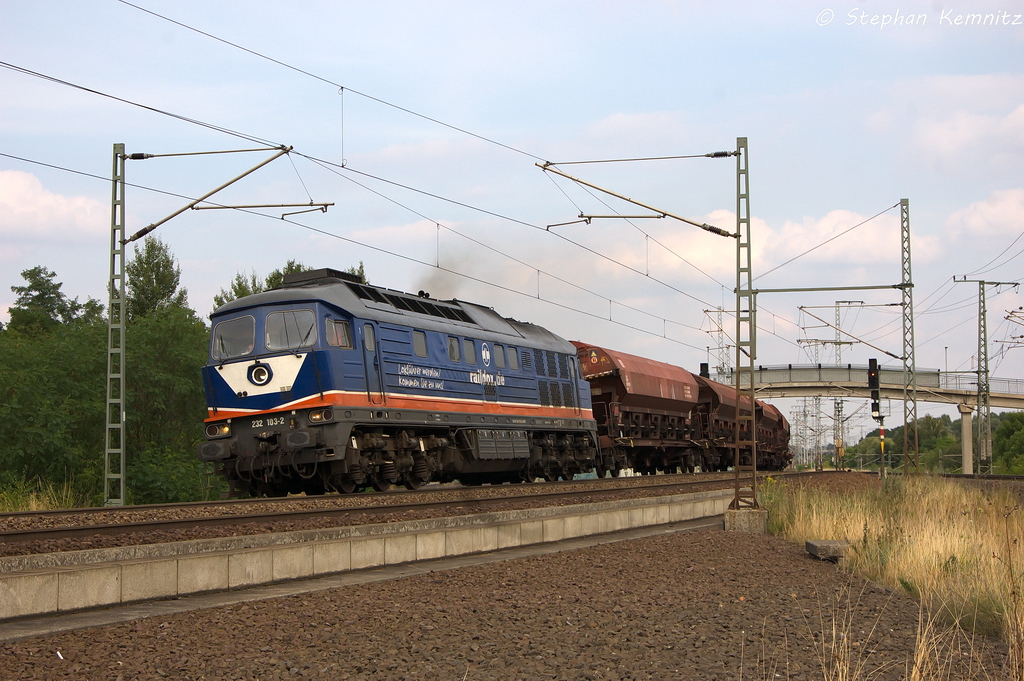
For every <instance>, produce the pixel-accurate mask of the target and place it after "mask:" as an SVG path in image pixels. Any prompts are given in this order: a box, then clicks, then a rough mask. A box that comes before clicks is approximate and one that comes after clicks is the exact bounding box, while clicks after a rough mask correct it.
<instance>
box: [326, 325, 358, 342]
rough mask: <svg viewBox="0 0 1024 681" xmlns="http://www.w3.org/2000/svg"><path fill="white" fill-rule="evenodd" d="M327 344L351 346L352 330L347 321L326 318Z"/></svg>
mask: <svg viewBox="0 0 1024 681" xmlns="http://www.w3.org/2000/svg"><path fill="white" fill-rule="evenodd" d="M327 344H328V345H332V346H334V347H336V348H352V347H354V346H353V345H352V331H351V329H350V328H349V326H348V322H343V321H338V320H335V319H328V320H327Z"/></svg>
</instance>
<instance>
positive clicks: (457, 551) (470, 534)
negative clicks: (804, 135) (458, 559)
mask: <svg viewBox="0 0 1024 681" xmlns="http://www.w3.org/2000/svg"><path fill="white" fill-rule="evenodd" d="M483 545H484V542H483V533H482V531H481V528H479V527H467V528H463V529H461V530H448V532H446V533H445V553H446V554H447V555H449V556H462V555H465V554H467V553H479V552H480V551H483V550H484V549H483Z"/></svg>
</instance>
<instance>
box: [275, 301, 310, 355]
mask: <svg viewBox="0 0 1024 681" xmlns="http://www.w3.org/2000/svg"><path fill="white" fill-rule="evenodd" d="M314 343H316V317H315V316H313V311H312V310H286V311H284V312H271V313H270V314H268V315H267V350H294V349H296V348H308V347H309V346H311V345H313V344H314Z"/></svg>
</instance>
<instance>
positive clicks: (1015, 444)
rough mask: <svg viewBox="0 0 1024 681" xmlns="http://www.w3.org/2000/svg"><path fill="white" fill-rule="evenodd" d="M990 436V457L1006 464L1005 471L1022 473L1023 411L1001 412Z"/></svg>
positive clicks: (1023, 452)
mask: <svg viewBox="0 0 1024 681" xmlns="http://www.w3.org/2000/svg"><path fill="white" fill-rule="evenodd" d="M999 416H1000V418H999V426H998V427H997V428H996V429H995V432H994V433H993V437H992V441H993V443H992V450H993V451H992V458H993V459H994V460H995V461H998V462H1000V463H1002V464H1003V465H1004V466H1006V472H1007V473H1012V474H1021V473H1024V412H1019V411H1017V412H1003V413H1002V414H1000V415H999Z"/></svg>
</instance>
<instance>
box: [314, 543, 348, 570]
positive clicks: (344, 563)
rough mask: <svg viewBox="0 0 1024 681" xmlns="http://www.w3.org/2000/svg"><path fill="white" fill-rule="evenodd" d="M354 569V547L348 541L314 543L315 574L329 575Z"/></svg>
mask: <svg viewBox="0 0 1024 681" xmlns="http://www.w3.org/2000/svg"><path fill="white" fill-rule="evenodd" d="M351 569H352V547H351V545H350V543H349V542H347V541H325V542H320V543H317V544H313V574H314V575H327V574H331V573H334V572H344V571H346V570H351Z"/></svg>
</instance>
